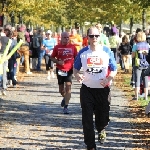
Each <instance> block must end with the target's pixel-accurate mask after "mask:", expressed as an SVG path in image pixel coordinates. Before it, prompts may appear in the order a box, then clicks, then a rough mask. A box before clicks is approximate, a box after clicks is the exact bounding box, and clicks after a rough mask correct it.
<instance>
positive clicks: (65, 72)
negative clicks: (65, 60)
mask: <svg viewBox="0 0 150 150" xmlns="http://www.w3.org/2000/svg"><path fill="white" fill-rule="evenodd" d="M58 75H60V76H63V77H66V76H67V75H68V73H67V71H62V70H58Z"/></svg>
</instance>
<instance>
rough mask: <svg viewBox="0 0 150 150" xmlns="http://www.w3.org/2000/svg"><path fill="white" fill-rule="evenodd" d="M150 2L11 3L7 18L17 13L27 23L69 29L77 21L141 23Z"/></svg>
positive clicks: (58, 0) (32, 0)
mask: <svg viewBox="0 0 150 150" xmlns="http://www.w3.org/2000/svg"><path fill="white" fill-rule="evenodd" d="M149 3H150V2H149V0H145V1H142V0H136V1H135V0H107V1H106V0H7V13H6V15H8V16H9V14H10V13H11V12H12V11H13V12H14V13H15V16H17V15H19V14H21V15H22V16H23V20H24V22H26V23H28V22H29V21H30V22H32V24H34V25H36V24H38V25H43V26H45V28H49V27H50V25H55V26H59V25H63V26H67V27H68V26H73V25H74V23H75V22H79V23H80V24H81V25H83V24H84V22H87V21H90V22H101V23H106V22H111V21H114V22H115V23H116V24H120V23H121V22H122V21H124V22H129V19H130V18H131V17H133V18H134V21H139V20H141V13H142V8H143V7H145V6H148V4H149ZM147 8H148V7H147ZM148 11H149V10H148V9H147V12H148ZM3 13H4V12H3ZM17 21H18V18H17V17H16V22H17Z"/></svg>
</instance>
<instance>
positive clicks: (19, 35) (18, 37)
mask: <svg viewBox="0 0 150 150" xmlns="http://www.w3.org/2000/svg"><path fill="white" fill-rule="evenodd" d="M20 39H22V40H23V44H25V43H26V40H25V33H24V32H18V36H17V42H19V41H20Z"/></svg>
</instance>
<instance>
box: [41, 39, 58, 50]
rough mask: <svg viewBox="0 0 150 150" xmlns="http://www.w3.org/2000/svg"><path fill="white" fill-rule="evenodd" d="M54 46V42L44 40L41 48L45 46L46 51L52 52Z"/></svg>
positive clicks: (52, 40)
mask: <svg viewBox="0 0 150 150" xmlns="http://www.w3.org/2000/svg"><path fill="white" fill-rule="evenodd" d="M55 45H56V40H55V39H54V38H51V39H50V40H48V39H44V40H43V46H45V47H46V48H47V49H48V50H53V48H54V46H55Z"/></svg>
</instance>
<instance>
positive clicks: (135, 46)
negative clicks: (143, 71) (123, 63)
mask: <svg viewBox="0 0 150 150" xmlns="http://www.w3.org/2000/svg"><path fill="white" fill-rule="evenodd" d="M136 50H137V45H136V44H134V45H133V48H132V52H135V51H136Z"/></svg>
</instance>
